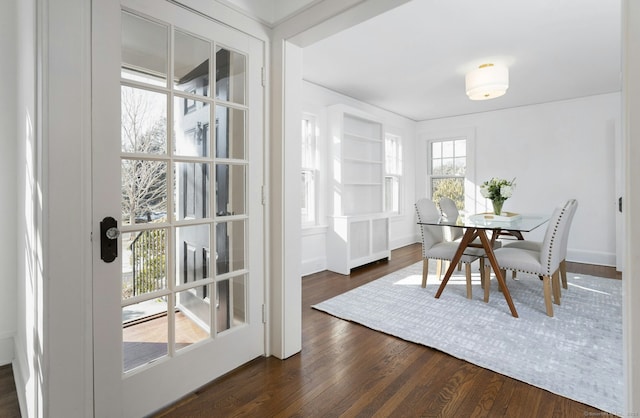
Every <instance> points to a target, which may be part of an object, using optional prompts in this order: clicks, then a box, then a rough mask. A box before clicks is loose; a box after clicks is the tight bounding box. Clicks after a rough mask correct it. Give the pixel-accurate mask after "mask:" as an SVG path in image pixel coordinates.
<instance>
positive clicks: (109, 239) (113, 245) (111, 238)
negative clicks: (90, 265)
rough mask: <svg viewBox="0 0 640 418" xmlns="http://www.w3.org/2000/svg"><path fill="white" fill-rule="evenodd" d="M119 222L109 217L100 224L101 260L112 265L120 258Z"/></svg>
mask: <svg viewBox="0 0 640 418" xmlns="http://www.w3.org/2000/svg"><path fill="white" fill-rule="evenodd" d="M119 236H120V230H119V229H118V221H116V220H115V219H113V218H112V217H111V216H107V217H106V218H104V219H103V220H102V221H101V222H100V258H101V259H102V260H103V261H104V262H105V263H111V262H112V261H113V260H115V259H116V258H117V257H118V237H119Z"/></svg>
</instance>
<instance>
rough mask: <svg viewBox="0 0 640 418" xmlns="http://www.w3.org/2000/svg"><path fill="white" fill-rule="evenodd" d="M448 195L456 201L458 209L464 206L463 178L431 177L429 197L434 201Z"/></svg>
mask: <svg viewBox="0 0 640 418" xmlns="http://www.w3.org/2000/svg"><path fill="white" fill-rule="evenodd" d="M443 197H448V198H450V199H452V200H453V201H454V202H456V206H457V207H458V209H463V208H464V178H459V177H451V178H432V179H431V199H432V200H433V201H434V202H438V201H440V199H441V198H443Z"/></svg>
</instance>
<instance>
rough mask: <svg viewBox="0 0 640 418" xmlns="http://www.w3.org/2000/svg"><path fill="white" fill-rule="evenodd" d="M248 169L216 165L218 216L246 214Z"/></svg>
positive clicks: (238, 166) (240, 166)
mask: <svg viewBox="0 0 640 418" xmlns="http://www.w3.org/2000/svg"><path fill="white" fill-rule="evenodd" d="M245 172H246V167H245V166H244V165H240V164H216V196H215V197H216V216H229V215H241V214H244V213H245V210H246V209H245V208H246V206H245V188H246V173H245Z"/></svg>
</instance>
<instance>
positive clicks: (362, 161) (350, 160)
mask: <svg viewBox="0 0 640 418" xmlns="http://www.w3.org/2000/svg"><path fill="white" fill-rule="evenodd" d="M342 161H345V162H348V163H357V164H383V163H384V161H378V160H365V159H362V158H351V157H344V158H343V159H342Z"/></svg>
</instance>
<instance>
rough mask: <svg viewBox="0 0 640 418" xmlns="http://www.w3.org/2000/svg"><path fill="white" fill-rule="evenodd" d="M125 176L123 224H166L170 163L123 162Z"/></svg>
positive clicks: (122, 169)
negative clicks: (163, 222)
mask: <svg viewBox="0 0 640 418" xmlns="http://www.w3.org/2000/svg"><path fill="white" fill-rule="evenodd" d="M121 176H122V200H121V208H122V222H123V224H129V225H130V224H134V223H146V222H151V221H163V220H164V221H166V219H167V163H165V162H162V161H144V160H128V159H123V160H122V162H121Z"/></svg>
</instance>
